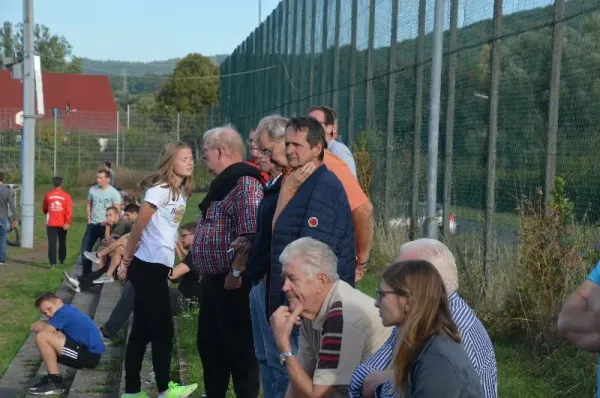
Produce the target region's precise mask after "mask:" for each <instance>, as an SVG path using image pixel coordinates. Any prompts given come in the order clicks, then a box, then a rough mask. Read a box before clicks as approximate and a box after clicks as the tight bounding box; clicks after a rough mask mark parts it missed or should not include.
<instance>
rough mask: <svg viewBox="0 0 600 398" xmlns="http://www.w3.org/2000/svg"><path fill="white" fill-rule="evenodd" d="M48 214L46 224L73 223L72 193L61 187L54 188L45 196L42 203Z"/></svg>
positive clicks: (59, 225) (60, 224)
mask: <svg viewBox="0 0 600 398" xmlns="http://www.w3.org/2000/svg"><path fill="white" fill-rule="evenodd" d="M42 207H43V210H44V214H46V225H47V226H49V227H64V226H65V224H71V216H72V214H73V203H72V202H71V195H69V194H68V193H66V192H65V191H63V190H62V189H61V188H54V189H53V190H51V191H50V192H48V193H47V194H46V196H44V202H43V204H42Z"/></svg>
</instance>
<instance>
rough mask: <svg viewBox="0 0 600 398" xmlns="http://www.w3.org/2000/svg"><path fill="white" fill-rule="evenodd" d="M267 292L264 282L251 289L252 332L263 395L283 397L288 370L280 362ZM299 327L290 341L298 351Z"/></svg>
mask: <svg viewBox="0 0 600 398" xmlns="http://www.w3.org/2000/svg"><path fill="white" fill-rule="evenodd" d="M266 298H267V292H266V289H265V286H264V285H263V284H262V282H260V283H258V284H257V285H254V287H252V290H250V316H251V318H252V334H253V336H254V351H255V352H256V359H258V364H259V366H260V378H261V382H262V389H263V397H265V398H283V397H284V396H285V392H286V390H287V387H288V383H289V379H288V375H287V371H286V370H285V368H284V367H283V366H281V364H280V362H279V350H278V349H277V345H276V344H275V337H273V333H272V332H271V326H270V325H269V322H268V320H267V309H266ZM298 332H299V329H298V328H294V330H293V332H292V336H290V342H291V343H292V351H293V352H294V353H296V352H297V351H298Z"/></svg>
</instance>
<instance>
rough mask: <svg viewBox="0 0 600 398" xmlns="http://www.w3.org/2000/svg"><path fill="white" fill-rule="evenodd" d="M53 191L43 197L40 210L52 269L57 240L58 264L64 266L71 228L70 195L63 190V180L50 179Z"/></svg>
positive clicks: (54, 265) (71, 206)
mask: <svg viewBox="0 0 600 398" xmlns="http://www.w3.org/2000/svg"><path fill="white" fill-rule="evenodd" d="M52 185H54V189H53V190H51V191H50V192H48V193H47V194H46V196H44V202H43V204H42V209H43V211H44V214H46V233H47V235H48V260H49V261H50V266H51V267H52V268H55V267H56V241H57V240H58V262H59V263H60V265H64V262H65V258H66V257H67V230H68V229H69V227H70V226H71V216H72V214H73V203H72V201H71V195H69V194H68V193H66V192H65V191H64V190H63V179H62V178H61V177H58V176H57V177H54V178H53V179H52Z"/></svg>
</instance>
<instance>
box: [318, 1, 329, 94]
mask: <svg viewBox="0 0 600 398" xmlns="http://www.w3.org/2000/svg"><path fill="white" fill-rule="evenodd" d="M328 17H329V0H323V24H322V29H321V30H322V32H323V33H322V36H323V37H322V41H321V83H320V84H319V92H320V93H321V96H320V99H319V101H320V102H321V104H326V103H327V94H328V93H327V27H328V23H329V21H328Z"/></svg>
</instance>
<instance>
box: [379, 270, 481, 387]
mask: <svg viewBox="0 0 600 398" xmlns="http://www.w3.org/2000/svg"><path fill="white" fill-rule="evenodd" d="M375 305H376V306H377V307H378V308H379V314H380V316H381V320H382V323H383V325H384V326H399V327H400V332H399V334H398V341H397V343H396V347H397V349H396V351H395V354H394V358H393V359H392V363H391V368H390V369H389V370H388V372H389V381H388V382H386V383H384V384H381V385H379V386H378V387H377V389H376V393H375V395H376V396H377V397H384V396H385V397H393V396H398V397H404V398H411V397H419V398H433V397H445V398H453V397H456V398H458V397H460V398H480V397H483V396H484V394H483V389H482V386H481V383H480V381H479V378H478V376H477V373H476V372H475V369H474V367H473V365H472V364H471V362H470V360H469V358H468V357H467V354H466V353H465V351H464V349H463V346H462V344H461V337H460V334H459V332H458V328H457V327H456V325H455V323H454V321H453V320H452V316H451V314H450V308H449V305H448V297H447V294H446V289H445V287H444V283H443V281H442V277H441V276H440V274H439V273H438V271H437V270H436V269H435V267H434V266H433V265H431V263H429V262H427V261H422V260H409V261H402V262H399V263H396V264H393V265H391V266H389V267H388V268H387V269H386V270H385V272H384V273H383V277H382V280H381V283H380V286H379V290H378V291H377V302H376V304H375Z"/></svg>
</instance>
